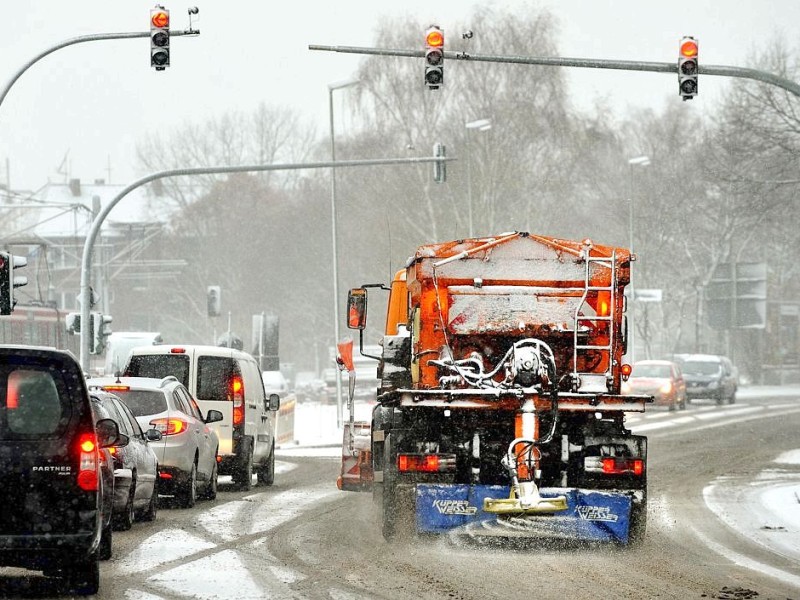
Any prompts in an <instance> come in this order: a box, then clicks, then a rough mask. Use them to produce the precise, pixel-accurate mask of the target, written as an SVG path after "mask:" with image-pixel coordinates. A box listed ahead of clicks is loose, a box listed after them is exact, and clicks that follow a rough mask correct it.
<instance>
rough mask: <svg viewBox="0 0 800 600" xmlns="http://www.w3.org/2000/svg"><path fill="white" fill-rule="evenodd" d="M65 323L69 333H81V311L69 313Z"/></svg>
mask: <svg viewBox="0 0 800 600" xmlns="http://www.w3.org/2000/svg"><path fill="white" fill-rule="evenodd" d="M64 324H65V325H66V326H67V333H72V334H75V333H80V332H81V313H76V312H74V313H68V314H67V318H66V319H64Z"/></svg>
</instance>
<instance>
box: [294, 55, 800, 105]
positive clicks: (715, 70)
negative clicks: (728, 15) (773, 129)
mask: <svg viewBox="0 0 800 600" xmlns="http://www.w3.org/2000/svg"><path fill="white" fill-rule="evenodd" d="M308 49H309V50H321V51H323V52H342V53H346V54H372V55H377V56H408V57H419V58H423V57H424V56H425V51H424V50H401V49H390V48H368V47H358V46H320V45H317V44H311V45H309V46H308ZM444 58H445V59H453V60H462V61H467V62H469V61H471V62H492V63H512V64H521V65H543V66H550V67H580V68H586V69H616V70H622V71H652V72H656V73H672V74H673V75H677V74H678V65H677V62H675V63H660V62H641V61H635V60H605V59H599V58H563V57H560V56H499V55H489V54H468V53H466V52H453V51H445V52H444ZM698 73H699V74H701V75H720V76H723V77H738V78H741V79H753V80H755V81H760V82H762V83H769V84H771V85H774V86H777V87H780V88H783V89H784V90H786V91H788V92H791V93H792V94H794V95H795V96H797V97H800V85H798V84H797V83H795V82H794V81H791V80H789V79H784V78H783V77H779V76H777V75H774V74H772V73H768V72H767V71H759V70H758V69H745V68H742V67H730V66H724V65H703V64H700V65H699V67H698Z"/></svg>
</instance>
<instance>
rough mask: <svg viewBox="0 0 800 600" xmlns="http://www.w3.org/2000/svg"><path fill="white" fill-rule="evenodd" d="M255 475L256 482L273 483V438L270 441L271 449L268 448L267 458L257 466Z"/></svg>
mask: <svg viewBox="0 0 800 600" xmlns="http://www.w3.org/2000/svg"><path fill="white" fill-rule="evenodd" d="M257 475H258V483H263V484H264V485H272V484H273V483H275V440H273V441H272V450H270V453H269V458H268V459H267V461H266V462H265V463H264V464H263V465H261V466H260V467H259V468H258V474H257Z"/></svg>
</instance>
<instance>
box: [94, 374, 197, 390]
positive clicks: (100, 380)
mask: <svg viewBox="0 0 800 600" xmlns="http://www.w3.org/2000/svg"><path fill="white" fill-rule="evenodd" d="M86 385H87V386H90V387H92V386H98V387H106V386H114V385H124V386H127V387H129V388H130V389H131V390H155V391H165V390H171V389H172V388H174V387H176V386H181V387H184V386H183V384H182V383H181V382H180V381H178V380H177V378H175V377H173V376H172V375H169V376H167V377H164V378H163V379H157V378H155V377H93V378H91V379H88V380H86Z"/></svg>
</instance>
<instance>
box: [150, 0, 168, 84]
mask: <svg viewBox="0 0 800 600" xmlns="http://www.w3.org/2000/svg"><path fill="white" fill-rule="evenodd" d="M150 66H151V67H155V69H156V71H163V70H164V69H166V68H167V67H168V66H169V11H168V10H167V9H165V8H164V7H163V6H161V5H160V4H156V7H155V8H153V9H151V10H150Z"/></svg>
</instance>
